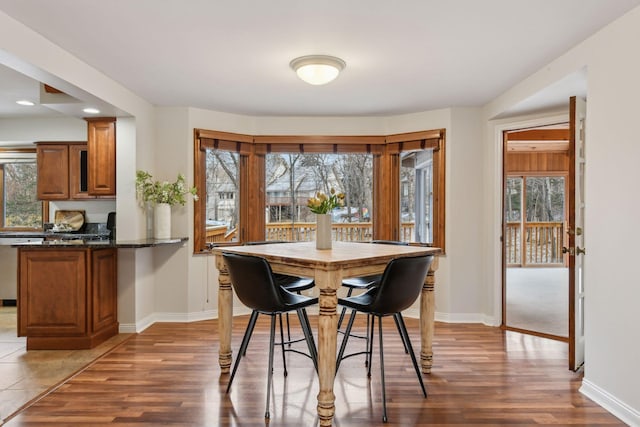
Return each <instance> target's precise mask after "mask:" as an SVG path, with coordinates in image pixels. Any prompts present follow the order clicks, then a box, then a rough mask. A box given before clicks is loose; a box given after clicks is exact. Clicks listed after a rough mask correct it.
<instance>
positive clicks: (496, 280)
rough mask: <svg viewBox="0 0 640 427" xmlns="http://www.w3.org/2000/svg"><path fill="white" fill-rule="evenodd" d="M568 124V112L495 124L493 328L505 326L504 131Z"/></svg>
mask: <svg viewBox="0 0 640 427" xmlns="http://www.w3.org/2000/svg"><path fill="white" fill-rule="evenodd" d="M568 121H569V112H568V111H567V112H561V113H558V112H556V113H550V114H549V115H546V116H537V117H535V116H534V117H530V118H527V119H519V120H518V119H515V120H514V119H511V120H510V119H504V120H494V121H493V130H492V132H493V156H492V158H493V168H492V173H493V175H492V176H490V177H489V178H490V179H491V181H492V187H493V195H494V197H493V199H492V200H491V201H490V202H489V203H491V206H490V209H491V221H490V222H491V230H493V234H492V235H493V236H495V237H494V238H491V239H489V241H488V245H490V247H489V248H488V253H492V254H493V265H492V266H490V267H489V276H490V277H489V280H488V283H491V284H492V289H491V291H492V298H491V299H492V305H493V314H492V318H491V319H490V320H489V321H488V322H487V323H489V324H491V325H494V326H500V325H501V324H502V312H503V307H502V286H503V281H504V277H503V274H504V270H503V268H502V263H503V259H504V257H503V253H502V251H503V244H502V233H503V230H502V215H503V203H504V194H503V176H504V152H503V151H504V141H503V133H504V132H505V131H510V130H516V129H526V128H533V127H540V126H548V125H552V124H556V123H566V122H568Z"/></svg>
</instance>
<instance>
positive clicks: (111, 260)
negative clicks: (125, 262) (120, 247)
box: [91, 249, 118, 333]
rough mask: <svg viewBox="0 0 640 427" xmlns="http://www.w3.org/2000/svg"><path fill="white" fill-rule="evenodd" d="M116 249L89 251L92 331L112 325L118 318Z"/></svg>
mask: <svg viewBox="0 0 640 427" xmlns="http://www.w3.org/2000/svg"><path fill="white" fill-rule="evenodd" d="M116 258H117V250H116V249H94V250H93V251H92V252H91V269H92V277H91V294H92V297H91V298H92V299H93V301H92V305H93V313H92V319H91V330H92V333H96V332H99V331H100V330H102V329H105V328H109V327H113V325H114V324H117V321H118V320H117V319H118V269H117V260H116Z"/></svg>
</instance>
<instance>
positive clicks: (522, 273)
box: [506, 268, 569, 337]
mask: <svg viewBox="0 0 640 427" xmlns="http://www.w3.org/2000/svg"><path fill="white" fill-rule="evenodd" d="M568 274H569V271H568V269H566V268H508V269H507V285H506V292H507V298H506V300H507V307H506V314H507V316H506V318H507V326H510V327H514V328H521V329H527V330H530V331H535V332H541V333H545V334H551V335H557V336H561V337H568V336H569V278H568Z"/></svg>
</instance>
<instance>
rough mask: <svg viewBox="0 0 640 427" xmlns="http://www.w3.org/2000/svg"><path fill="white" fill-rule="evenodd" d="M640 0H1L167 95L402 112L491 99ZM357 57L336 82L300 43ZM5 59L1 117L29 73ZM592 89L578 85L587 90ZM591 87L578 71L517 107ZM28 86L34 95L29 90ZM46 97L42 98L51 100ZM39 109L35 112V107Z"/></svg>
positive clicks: (53, 36) (347, 111)
mask: <svg viewBox="0 0 640 427" xmlns="http://www.w3.org/2000/svg"><path fill="white" fill-rule="evenodd" d="M637 5H640V0H553V1H552V0H482V1H480V0H447V1H443V0H404V1H389V0H348V1H345V0H323V1H313V2H312V1H309V0H272V1H259V0H234V1H221V0H190V1H184V0H162V1H158V0H135V1H131V0H110V1H108V2H104V1H98V0H83V1H77V0H56V1H46V0H0V10H1V11H3V12H5V13H6V14H8V15H10V16H12V17H14V18H15V19H16V20H18V21H20V22H22V23H24V24H25V25H27V26H28V27H30V28H32V29H34V30H35V31H37V32H39V33H41V34H42V35H44V36H45V37H46V38H48V39H49V40H51V41H52V42H54V43H56V44H58V45H59V46H61V47H62V48H64V49H65V50H67V51H69V52H71V53H72V54H74V55H75V56H77V57H78V58H80V59H82V60H83V61H85V62H86V63H88V64H89V65H91V66H93V67H95V68H97V69H98V70H100V71H102V72H103V73H105V74H106V75H107V76H109V77H111V78H112V79H114V80H116V81H118V82H120V83H121V84H122V85H124V86H125V87H127V88H129V89H130V90H132V91H133V92H135V93H137V94H138V95H140V96H141V97H143V98H144V99H146V100H148V101H150V102H151V103H153V104H155V105H161V106H190V107H197V108H203V109H209V110H217V111H226V112H231V113H239V114H247V115H270V116H283V115H286V116H292V115H305V116H307V115H313V116H323V115H328V116H363V115H394V114H403V113H410V112H417V111H426V110H433V109H438V108H446V107H452V106H482V105H484V104H486V103H487V102H489V101H491V100H492V99H494V98H495V97H497V96H499V95H500V94H501V93H503V92H505V91H506V90H508V89H509V88H510V87H511V86H513V85H514V84H516V83H518V82H519V81H521V80H522V79H524V78H525V77H527V76H528V75H530V74H532V73H533V72H535V71H537V70H539V69H540V68H542V67H543V66H544V65H545V64H547V63H549V62H550V61H551V60H553V59H555V58H557V57H558V56H559V55H561V54H562V53H564V52H566V51H567V50H569V49H570V48H571V47H573V46H575V45H576V44H577V43H579V42H580V41H582V40H584V39H585V38H587V37H588V36H589V35H591V34H593V33H594V32H596V31H597V30H598V29H600V28H602V27H603V26H605V25H607V24H608V23H610V22H611V21H613V20H614V19H616V18H617V17H619V16H621V15H622V14H624V13H625V12H627V11H629V10H630V9H632V8H634V7H635V6H637ZM310 54H328V55H334V56H338V57H340V58H342V59H343V60H344V61H346V63H347V67H346V69H345V70H344V71H343V73H342V74H341V75H340V76H339V77H338V78H337V79H336V80H335V81H333V82H332V83H330V84H328V85H325V86H310V85H308V84H306V83H303V82H302V81H301V80H299V79H298V78H297V77H296V75H295V73H294V72H293V71H292V70H291V69H290V68H289V62H290V61H291V60H292V59H293V58H295V57H298V56H303V55H310ZM12 74H14V73H11V72H10V70H8V69H3V68H2V67H0V117H3V116H8V115H12V114H16V112H18V113H20V114H31V113H27V110H26V109H25V107H18V106H17V105H15V104H14V102H15V99H14V98H16V97H23V95H22V93H20V92H22V91H25V93H26V92H32V91H33V90H34V89H33V87H32V86H31V84H30V83H33V82H30V81H29V80H30V79H28V78H24V76H15V75H13V76H12ZM580 91H581V92H582V93H575V92H580ZM567 94H569V95H571V94H573V95H585V94H586V73H585V71H584V70H576V73H575V74H573V75H571V76H568V77H567V78H565V79H564V80H563V81H561V82H558V83H557V84H556V85H553V86H552V87H550V88H549V89H547V90H546V91H543V92H541V93H540V94H537V95H535V96H533V97H532V98H531V99H529V100H526V101H525V102H523V103H522V104H520V105H517V106H514V107H513V108H512V110H511V111H512V112H524V111H531V110H540V109H544V108H548V107H554V106H557V105H562V104H561V103H566V100H567V98H568V96H567ZM24 96H26V95H24ZM40 108H42V107H40ZM34 114H35V113H34Z"/></svg>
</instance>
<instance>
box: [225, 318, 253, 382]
mask: <svg viewBox="0 0 640 427" xmlns="http://www.w3.org/2000/svg"><path fill="white" fill-rule="evenodd" d="M258 314H259V313H258V312H257V311H255V310H254V311H253V312H251V317H250V318H249V323H248V324H247V329H245V331H244V336H243V337H242V344H240V350H239V351H238V355H237V356H236V361H235V363H234V364H233V370H232V371H231V376H230V377H229V384H227V391H226V393H229V390H230V389H231V383H233V378H234V377H235V376H236V371H237V370H238V365H239V364H240V359H241V358H242V356H244V355H246V354H247V347H248V345H249V339H250V338H251V334H253V328H254V327H255V326H256V319H258Z"/></svg>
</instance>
